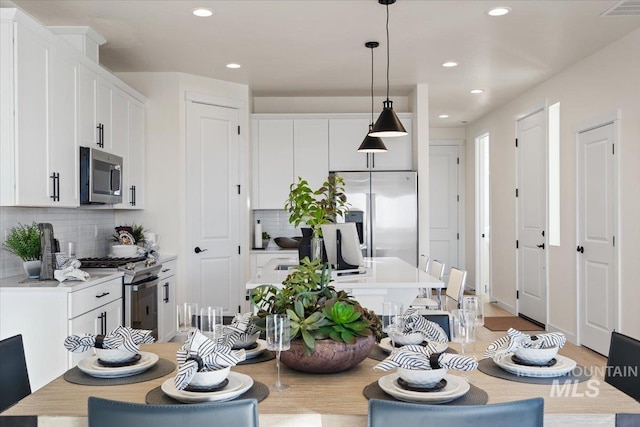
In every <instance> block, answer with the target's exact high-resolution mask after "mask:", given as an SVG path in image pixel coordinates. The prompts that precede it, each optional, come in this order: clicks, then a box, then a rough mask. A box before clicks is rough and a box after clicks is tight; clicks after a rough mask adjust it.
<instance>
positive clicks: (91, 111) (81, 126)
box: [78, 65, 99, 148]
mask: <svg viewBox="0 0 640 427" xmlns="http://www.w3.org/2000/svg"><path fill="white" fill-rule="evenodd" d="M97 97H98V75H97V74H96V73H94V72H93V71H91V70H90V69H88V68H87V67H85V66H84V65H80V67H79V69H78V134H79V145H80V146H82V147H89V148H99V146H98V145H97V144H98V142H99V132H98V128H97V126H98V117H97V111H96V106H97Z"/></svg>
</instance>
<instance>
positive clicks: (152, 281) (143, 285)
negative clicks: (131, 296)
mask: <svg viewBox="0 0 640 427" xmlns="http://www.w3.org/2000/svg"><path fill="white" fill-rule="evenodd" d="M158 281H159V280H158V276H152V277H148V278H146V279H144V280H143V281H141V282H137V283H135V284H131V285H129V286H131V292H138V291H140V290H142V289H148V288H153V287H155V286H158Z"/></svg>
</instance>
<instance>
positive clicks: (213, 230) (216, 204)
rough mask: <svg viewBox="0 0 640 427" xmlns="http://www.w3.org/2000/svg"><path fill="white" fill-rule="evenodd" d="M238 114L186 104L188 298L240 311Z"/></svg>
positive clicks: (195, 104)
mask: <svg viewBox="0 0 640 427" xmlns="http://www.w3.org/2000/svg"><path fill="white" fill-rule="evenodd" d="M238 120H239V111H238V110H237V109H234V108H226V107H220V106H215V105H207V104H202V103H197V102H193V101H189V100H188V101H187V142H186V150H187V153H186V160H187V188H186V192H187V213H186V215H187V233H188V236H187V254H188V260H187V265H188V267H189V271H188V272H187V277H188V284H187V298H188V300H189V302H197V303H199V304H200V307H204V306H220V307H223V308H224V311H225V314H235V313H237V312H238V306H239V305H240V297H239V292H238V286H239V283H240V265H241V263H240V224H239V217H240V194H239V193H240V191H239V183H240V176H239V166H238V159H239V136H238Z"/></svg>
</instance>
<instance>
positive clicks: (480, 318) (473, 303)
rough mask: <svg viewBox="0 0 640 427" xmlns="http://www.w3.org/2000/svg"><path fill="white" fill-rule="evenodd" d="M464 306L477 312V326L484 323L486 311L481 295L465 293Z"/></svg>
mask: <svg viewBox="0 0 640 427" xmlns="http://www.w3.org/2000/svg"><path fill="white" fill-rule="evenodd" d="M462 308H463V309H465V310H472V311H474V312H475V324H476V327H478V326H483V325H484V311H483V305H482V297H481V296H478V295H465V296H464V297H462Z"/></svg>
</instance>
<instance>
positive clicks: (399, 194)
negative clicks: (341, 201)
mask: <svg viewBox="0 0 640 427" xmlns="http://www.w3.org/2000/svg"><path fill="white" fill-rule="evenodd" d="M333 173H336V174H338V175H339V176H341V177H342V178H343V179H344V187H345V194H346V196H347V202H348V203H349V205H350V207H349V209H350V211H356V212H357V211H362V214H361V215H357V216H354V215H347V216H346V220H347V221H354V222H355V221H356V220H355V219H354V218H357V217H358V216H361V217H362V218H363V220H362V227H361V228H362V231H363V236H362V241H361V243H362V245H361V247H362V250H363V255H364V256H367V257H376V256H378V257H385V256H386V257H389V256H393V257H398V258H401V259H403V260H405V261H407V262H408V263H409V264H411V265H413V266H417V265H418V192H417V191H418V188H417V174H416V172H413V171H404V172H396V171H393V172H339V171H336V172H333Z"/></svg>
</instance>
